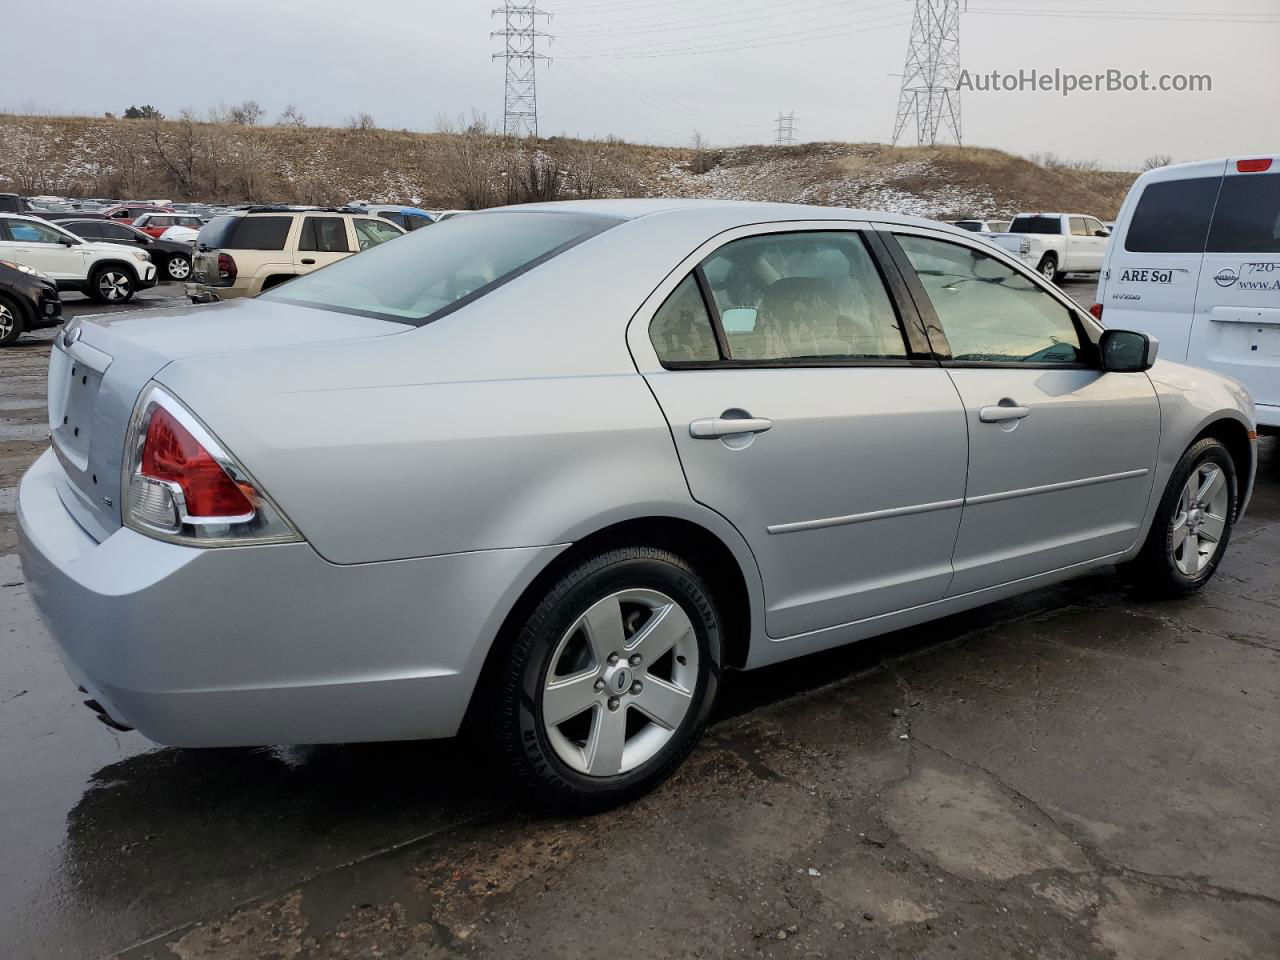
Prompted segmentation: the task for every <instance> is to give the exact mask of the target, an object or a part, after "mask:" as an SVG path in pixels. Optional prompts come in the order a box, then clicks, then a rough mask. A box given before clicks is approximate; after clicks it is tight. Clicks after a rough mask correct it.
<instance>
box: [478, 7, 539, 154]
mask: <svg viewBox="0 0 1280 960" xmlns="http://www.w3.org/2000/svg"><path fill="white" fill-rule="evenodd" d="M498 14H502V16H503V18H504V25H503V29H501V30H494V31H493V32H492V33H491V34H490V36H492V37H502V38H503V39H504V40H505V41H506V46H505V49H503V50H501V51H500V52H498V53H495V54H494V55H493V59H495V60H497V59H499V58H501V59H503V60H505V61H506V62H507V64H506V66H507V90H506V95H505V96H504V97H503V101H502V131H503V133H505V134H506V135H507V136H509V137H536V136H537V135H538V87H537V80H536V72H537V70H536V68H537V65H538V61H539V60H547V61H550V59H551V58H550V57H548V56H546V55H545V54H541V53H538V51H537V44H538V40H539V39H547V40H550V39H551V35H550V34H547V33H543V32H542V31H541V30H539V29H538V18H539V17H546V18H548V19H550V17H551V14H549V13H547V12H546V11H544V10H539V9H538V7H537V5H536V4H534V3H532V2H529V3H518V2H512V0H507V2H506V3H504V4H503V5H502V6H501V7H498V8H497V9H495V10H494V11H493V12H492V14H491V16H497V15H498Z"/></svg>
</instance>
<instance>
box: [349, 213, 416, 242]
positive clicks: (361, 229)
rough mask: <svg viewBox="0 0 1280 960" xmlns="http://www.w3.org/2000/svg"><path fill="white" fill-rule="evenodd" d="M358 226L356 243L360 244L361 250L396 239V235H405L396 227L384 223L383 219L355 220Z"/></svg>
mask: <svg viewBox="0 0 1280 960" xmlns="http://www.w3.org/2000/svg"><path fill="white" fill-rule="evenodd" d="M352 223H354V224H355V228H356V243H357V244H359V246H360V249H361V250H368V249H369V248H370V247H376V246H377V245H378V244H380V243H386V242H387V241H388V240H394V239H395V238H396V237H403V236H404V233H403V232H402V231H400V230H397V229H396V228H395V227H393V226H391V225H389V224H386V223H383V222H382V221H381V220H365V219H360V220H353V221H352Z"/></svg>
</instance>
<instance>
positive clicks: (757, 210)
mask: <svg viewBox="0 0 1280 960" xmlns="http://www.w3.org/2000/svg"><path fill="white" fill-rule="evenodd" d="M496 210H502V211H535V212H536V211H539V210H542V211H572V212H577V213H589V214H597V215H599V216H605V217H614V218H617V219H620V220H639V219H642V218H645V217H653V216H671V215H679V214H692V213H703V212H706V211H718V212H719V213H721V214H733V215H736V216H735V217H734V219H737V220H738V221H739V222H740V223H741V225H742V226H747V225H749V224H752V223H760V222H769V221H786V220H870V221H875V222H876V223H890V224H899V225H902V226H926V225H927V226H938V225H939V224H938V221H934V220H927V219H925V218H923V217H912V216H907V215H905V214H900V213H888V212H886V211H883V210H863V209H857V208H851V207H819V206H810V205H808V204H801V203H767V202H763V201H753V200H703V199H684V198H653V199H643V200H559V201H554V202H551V203H522V204H519V205H515V206H508V207H491V208H490V209H489V210H474V211H470V210H462V211H458V212H460V213H468V214H471V213H478V214H483V213H489V212H492V211H496ZM450 212H452V211H450ZM944 225H945V224H944Z"/></svg>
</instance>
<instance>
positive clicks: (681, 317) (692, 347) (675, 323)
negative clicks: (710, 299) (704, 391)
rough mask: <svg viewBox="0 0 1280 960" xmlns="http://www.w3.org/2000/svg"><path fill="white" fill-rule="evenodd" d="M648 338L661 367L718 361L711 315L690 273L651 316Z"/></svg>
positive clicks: (718, 356)
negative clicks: (661, 363) (672, 364)
mask: <svg viewBox="0 0 1280 960" xmlns="http://www.w3.org/2000/svg"><path fill="white" fill-rule="evenodd" d="M649 339H650V340H651V341H653V349H654V350H656V351H657V352H658V359H659V360H661V361H662V362H663V364H668V363H692V362H698V361H702V362H706V361H708V360H719V359H720V349H719V348H718V347H717V346H716V336H715V333H714V332H713V331H712V327H711V315H710V314H709V313H707V305H706V303H705V302H703V299H702V292H701V291H700V290H699V289H698V281H697V280H696V279H695V278H694V276H693V274H689V276H687V277H685V278H684V280H683V281H681V283H680V286H678V287H676V288H675V290H673V291H672V292H671V296H669V297H667V299H666V302H665V303H663V304H662V306H661V307H659V308H658V312H657V313H655V314H654V315H653V322H652V323H650V324H649Z"/></svg>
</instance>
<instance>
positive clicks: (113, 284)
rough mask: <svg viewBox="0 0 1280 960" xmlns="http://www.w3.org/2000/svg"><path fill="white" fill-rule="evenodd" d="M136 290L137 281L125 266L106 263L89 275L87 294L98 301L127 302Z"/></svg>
mask: <svg viewBox="0 0 1280 960" xmlns="http://www.w3.org/2000/svg"><path fill="white" fill-rule="evenodd" d="M137 292H138V281H137V280H136V279H134V276H133V274H132V273H131V272H130V271H129V269H128V268H127V267H117V266H113V265H110V264H108V265H107V266H105V267H98V268H97V269H96V270H94V271H93V273H92V275H91V276H90V277H89V296H90V297H92V298H93V299H94V300H96V301H98V303H128V302H129V301H130V300H132V299H133V295H134V294H135V293H137Z"/></svg>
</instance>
